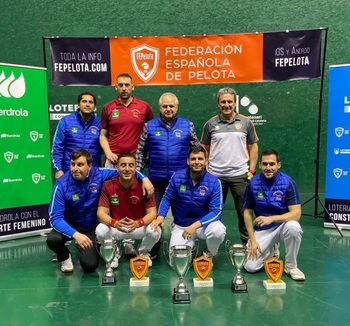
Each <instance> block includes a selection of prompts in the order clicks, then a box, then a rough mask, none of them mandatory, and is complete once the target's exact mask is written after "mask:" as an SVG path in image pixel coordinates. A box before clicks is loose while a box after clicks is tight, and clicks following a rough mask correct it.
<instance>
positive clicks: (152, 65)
mask: <svg viewBox="0 0 350 326" xmlns="http://www.w3.org/2000/svg"><path fill="white" fill-rule="evenodd" d="M130 52H131V63H132V67H133V68H134V70H135V72H136V74H137V75H138V76H139V77H140V78H141V79H142V80H143V81H144V82H145V83H147V82H148V81H149V80H150V79H151V78H152V77H153V76H154V74H155V73H156V71H157V69H158V64H159V49H158V48H155V47H153V46H149V45H147V44H142V45H140V46H137V47H136V48H132V49H131V51H130Z"/></svg>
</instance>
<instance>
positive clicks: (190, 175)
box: [151, 146, 226, 257]
mask: <svg viewBox="0 0 350 326" xmlns="http://www.w3.org/2000/svg"><path fill="white" fill-rule="evenodd" d="M207 162H208V157H207V152H206V150H205V149H204V148H203V147H202V146H194V147H191V149H190V153H189V157H188V159H187V164H188V168H186V169H181V170H178V171H176V172H175V173H174V174H173V176H172V177H171V179H170V182H169V185H168V187H167V189H166V191H165V194H164V196H163V199H162V201H161V202H160V206H159V210H158V217H157V219H155V220H154V221H153V222H152V223H151V226H152V227H153V228H156V227H157V226H159V225H163V224H164V218H165V216H166V215H167V213H168V210H169V208H170V207H171V206H172V207H174V223H173V228H172V230H171V239H170V248H171V247H172V246H174V245H188V246H190V247H192V248H193V246H194V240H195V239H196V238H200V239H204V240H206V244H207V247H206V249H205V250H204V252H203V255H204V256H206V257H213V256H215V255H216V254H217V253H218V250H219V246H220V244H221V243H222V242H223V241H224V238H225V234H226V227H225V226H224V225H223V224H222V223H221V221H220V218H221V211H222V206H223V203H222V191H221V183H220V180H219V179H218V178H217V177H215V176H214V175H212V174H210V173H209V172H207V170H206V165H207Z"/></svg>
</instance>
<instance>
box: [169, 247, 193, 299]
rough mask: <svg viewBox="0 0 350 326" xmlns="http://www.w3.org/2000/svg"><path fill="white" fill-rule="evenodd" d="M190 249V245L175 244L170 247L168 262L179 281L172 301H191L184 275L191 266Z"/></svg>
mask: <svg viewBox="0 0 350 326" xmlns="http://www.w3.org/2000/svg"><path fill="white" fill-rule="evenodd" d="M191 261H192V249H191V247H190V246H185V245H176V246H172V247H171V248H170V262H171V265H172V267H173V269H174V270H175V272H176V274H177V276H178V277H179V282H178V283H177V285H176V288H174V294H173V302H174V303H191V300H190V292H189V291H188V289H187V287H186V285H185V283H184V277H185V275H186V273H187V271H188V269H189V268H190V266H191Z"/></svg>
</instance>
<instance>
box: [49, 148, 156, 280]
mask: <svg viewBox="0 0 350 326" xmlns="http://www.w3.org/2000/svg"><path fill="white" fill-rule="evenodd" d="M70 162H71V163H70V171H67V172H66V173H65V174H64V175H62V176H61V177H60V178H59V179H57V181H56V183H55V185H54V188H53V190H52V194H51V201H50V206H49V219H50V223H51V226H52V228H53V229H52V231H51V232H50V233H49V235H48V237H47V241H46V242H47V245H48V247H49V248H50V249H51V250H52V251H53V252H55V253H56V254H57V260H58V261H59V262H61V271H62V272H63V273H69V272H73V270H74V265H73V262H72V257H71V254H70V252H69V249H68V248H67V246H66V245H65V243H66V241H68V240H72V239H74V240H75V242H76V244H77V247H78V248H79V253H80V265H81V267H82V269H83V271H84V273H92V272H94V271H95V270H96V268H97V267H98V265H99V258H100V256H99V254H98V252H97V249H96V244H95V229H96V226H97V225H98V223H99V222H98V219H97V205H98V199H99V195H100V191H101V188H102V184H103V182H104V181H105V180H107V179H111V178H114V177H117V176H118V172H117V170H115V169H109V168H98V167H94V166H92V156H91V154H90V152H88V151H87V150H85V149H78V150H75V151H73V153H72V154H71V159H70ZM136 177H137V179H138V180H143V188H144V192H146V191H147V195H153V192H154V189H153V186H152V184H151V182H150V181H149V180H148V178H145V177H144V175H143V174H142V173H139V172H137V173H136Z"/></svg>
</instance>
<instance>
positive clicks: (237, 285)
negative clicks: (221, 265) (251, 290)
mask: <svg viewBox="0 0 350 326" xmlns="http://www.w3.org/2000/svg"><path fill="white" fill-rule="evenodd" d="M225 248H226V253H227V255H228V257H229V260H230V261H231V263H232V265H234V266H235V267H236V269H237V273H236V275H235V276H234V278H233V280H232V282H231V290H232V291H233V292H235V293H245V292H248V288H247V283H246V282H245V280H244V278H243V275H242V274H241V269H242V267H243V265H244V263H245V262H246V259H247V248H246V246H244V245H242V244H233V245H231V241H230V240H227V241H226V243H225Z"/></svg>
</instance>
